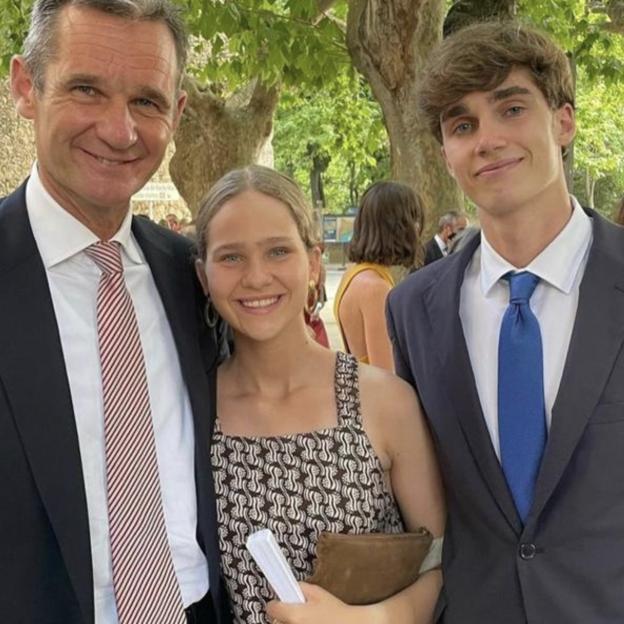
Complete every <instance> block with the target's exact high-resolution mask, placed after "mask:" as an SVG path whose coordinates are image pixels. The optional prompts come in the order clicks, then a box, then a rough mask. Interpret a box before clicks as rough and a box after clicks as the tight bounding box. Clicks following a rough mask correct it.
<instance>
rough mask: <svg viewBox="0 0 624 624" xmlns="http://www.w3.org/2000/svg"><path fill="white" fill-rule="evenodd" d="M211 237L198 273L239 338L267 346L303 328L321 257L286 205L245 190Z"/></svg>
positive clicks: (218, 218) (225, 209)
mask: <svg viewBox="0 0 624 624" xmlns="http://www.w3.org/2000/svg"><path fill="white" fill-rule="evenodd" d="M205 236H206V238H207V240H206V258H205V261H204V263H202V264H198V273H199V276H200V279H201V280H202V283H203V284H204V289H205V290H207V292H208V293H209V295H210V298H211V300H212V303H213V305H214V306H215V308H216V309H217V311H218V312H219V314H220V315H221V316H222V317H223V318H224V319H225V320H226V321H227V322H228V324H229V325H230V326H231V327H232V329H233V331H234V332H235V334H240V335H243V336H246V337H248V338H251V339H253V340H258V341H263V340H269V339H272V338H274V337H276V336H278V335H279V334H280V333H281V332H283V331H285V330H286V329H288V328H291V327H296V326H298V325H300V326H301V327H302V328H303V323H304V321H303V308H304V304H305V301H306V297H307V293H308V282H309V280H310V279H311V278H315V277H316V276H317V275H318V270H319V265H320V254H319V251H318V250H317V249H315V250H312V251H308V250H307V249H306V247H305V245H304V243H303V241H302V240H301V236H300V234H299V231H298V229H297V225H296V223H295V221H294V219H293V216H292V214H291V212H290V210H289V208H288V207H287V206H286V205H285V204H284V203H282V202H281V201H279V200H277V199H275V198H274V197H270V196H268V195H264V194H262V193H259V192H257V191H251V190H248V191H244V192H243V193H241V194H240V195H237V196H236V197H234V198H232V199H230V200H229V201H227V202H226V203H225V204H223V206H222V207H221V208H220V209H219V210H218V212H217V213H216V214H215V216H214V217H213V218H212V220H211V221H210V224H209V225H208V229H207V232H206V233H205Z"/></svg>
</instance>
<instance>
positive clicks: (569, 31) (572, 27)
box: [518, 0, 624, 81]
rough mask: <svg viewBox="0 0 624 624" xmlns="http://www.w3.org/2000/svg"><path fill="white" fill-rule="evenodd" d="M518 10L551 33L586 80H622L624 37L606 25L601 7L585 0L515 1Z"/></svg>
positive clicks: (606, 21)
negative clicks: (580, 69) (596, 6)
mask: <svg viewBox="0 0 624 624" xmlns="http://www.w3.org/2000/svg"><path fill="white" fill-rule="evenodd" d="M518 12H519V15H520V16H521V17H525V18H527V19H528V20H530V21H531V22H533V23H534V24H536V25H538V26H540V27H541V28H543V29H544V30H546V31H547V32H549V33H551V34H552V35H553V37H554V38H555V39H556V40H557V41H558V42H559V44H560V45H561V46H562V47H563V48H564V49H565V50H566V51H567V52H568V53H569V54H570V55H571V56H573V57H574V60H575V62H576V64H577V65H578V66H582V67H583V69H584V71H585V72H586V74H587V76H588V78H589V79H598V78H601V79H606V80H609V81H619V80H622V78H623V76H624V73H623V72H624V41H623V39H624V37H622V36H621V35H617V34H614V33H612V32H610V31H609V30H608V29H607V28H606V25H607V23H608V21H609V18H608V16H607V14H606V12H605V11H604V10H602V9H597V8H592V3H590V2H588V1H587V0H519V2H518Z"/></svg>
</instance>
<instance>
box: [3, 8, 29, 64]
mask: <svg viewBox="0 0 624 624" xmlns="http://www.w3.org/2000/svg"><path fill="white" fill-rule="evenodd" d="M31 5H32V0H2V1H0V76H3V75H6V74H7V73H8V71H9V63H10V61H11V57H12V56H13V55H14V54H17V53H18V52H19V51H20V49H21V46H22V42H23V40H24V37H26V33H27V32H28V22H29V19H30V7H31Z"/></svg>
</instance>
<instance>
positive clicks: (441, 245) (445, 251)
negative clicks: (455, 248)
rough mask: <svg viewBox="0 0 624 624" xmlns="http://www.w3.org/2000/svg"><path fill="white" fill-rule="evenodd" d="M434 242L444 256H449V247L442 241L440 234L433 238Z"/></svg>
mask: <svg viewBox="0 0 624 624" xmlns="http://www.w3.org/2000/svg"><path fill="white" fill-rule="evenodd" d="M433 240H435V242H436V243H437V245H438V247H439V249H440V251H441V252H442V255H443V256H448V247H447V245H446V243H445V242H444V241H443V240H442V237H441V236H440V235H439V234H436V235H435V236H434V237H433Z"/></svg>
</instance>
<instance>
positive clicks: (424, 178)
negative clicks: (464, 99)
mask: <svg viewBox="0 0 624 624" xmlns="http://www.w3.org/2000/svg"><path fill="white" fill-rule="evenodd" d="M444 10H445V2H444V0H351V2H350V3H349V13H348V17H347V46H348V48H349V53H350V54H351V58H352V60H353V64H354V65H355V67H356V68H357V69H358V70H359V71H360V72H361V73H362V74H363V75H364V77H365V78H366V79H367V80H368V82H369V83H370V85H371V89H372V91H373V94H374V96H375V98H376V99H377V101H378V102H379V104H380V106H381V109H382V111H383V115H384V123H385V125H386V128H387V130H388V135H389V138H390V159H391V161H390V162H391V170H392V176H393V178H395V179H397V180H401V181H402V182H405V183H407V184H409V185H410V186H412V187H413V188H414V190H415V191H416V192H417V193H418V194H419V195H420V197H421V198H422V201H423V205H424V208H425V214H426V215H427V219H426V220H427V223H426V224H425V227H426V230H427V232H431V231H433V230H434V229H435V224H436V223H437V221H438V218H439V216H440V215H441V214H442V213H444V212H446V211H447V210H451V209H458V208H459V209H461V208H462V206H463V198H462V194H461V193H460V191H459V188H458V187H457V185H456V184H455V182H454V180H453V179H452V178H451V177H450V176H449V175H448V173H447V171H446V167H445V165H444V162H443V159H442V155H441V151H440V145H439V144H438V143H437V141H436V140H435V139H434V138H433V136H432V135H431V134H430V132H429V130H428V128H427V127H426V125H425V123H424V122H423V120H422V118H421V117H420V115H419V113H418V109H417V105H416V101H417V96H418V90H419V74H420V71H421V69H422V66H423V64H424V62H425V60H426V58H427V56H428V54H429V52H430V50H431V49H432V47H434V46H435V45H436V44H437V43H438V41H439V40H440V38H441V34H442V23H443V21H444Z"/></svg>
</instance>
